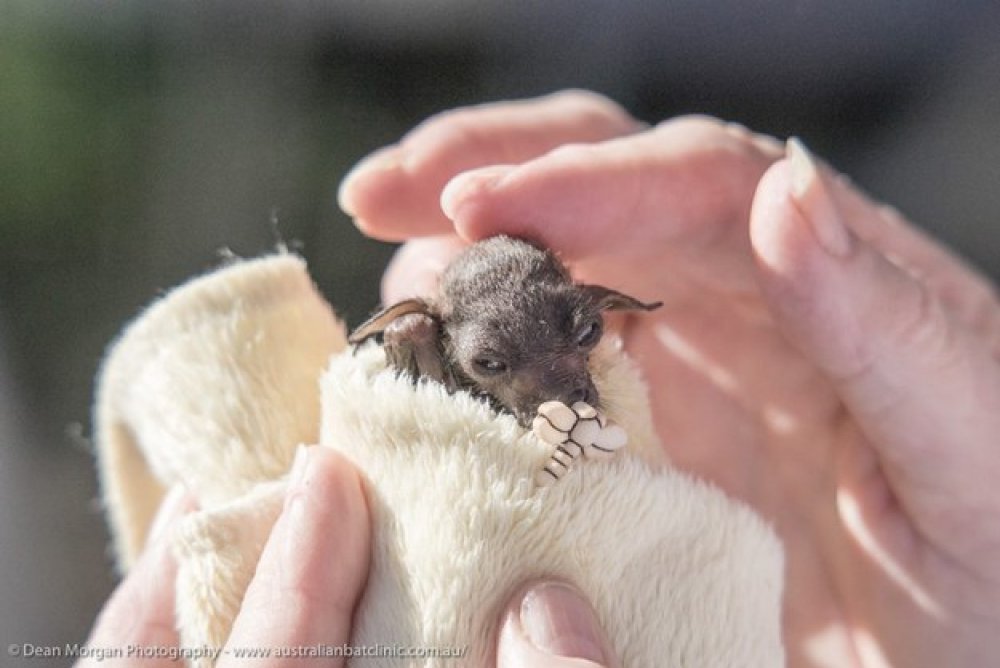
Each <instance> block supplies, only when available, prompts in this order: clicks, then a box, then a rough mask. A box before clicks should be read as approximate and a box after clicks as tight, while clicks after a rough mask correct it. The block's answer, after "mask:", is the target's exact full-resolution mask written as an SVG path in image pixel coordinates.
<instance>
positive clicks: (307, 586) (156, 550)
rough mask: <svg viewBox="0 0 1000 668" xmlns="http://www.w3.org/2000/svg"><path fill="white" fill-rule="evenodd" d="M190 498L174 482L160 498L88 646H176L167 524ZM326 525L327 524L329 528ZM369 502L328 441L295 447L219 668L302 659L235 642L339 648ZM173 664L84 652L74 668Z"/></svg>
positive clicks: (365, 553) (362, 563) (364, 544)
mask: <svg viewBox="0 0 1000 668" xmlns="http://www.w3.org/2000/svg"><path fill="white" fill-rule="evenodd" d="M191 505H192V504H191V502H190V500H189V499H188V498H187V497H185V496H184V495H183V494H180V493H179V491H177V490H175V491H174V492H172V493H171V495H169V496H168V500H167V501H165V502H164V504H163V506H162V507H161V509H160V512H159V514H158V517H157V521H156V523H155V525H154V527H155V528H154V530H153V532H152V533H151V538H150V542H149V545H148V547H147V548H146V551H145V552H144V554H143V555H142V556H141V557H140V559H139V560H138V561H137V562H136V564H135V566H134V567H133V568H132V570H131V571H130V572H129V574H128V576H127V577H126V578H125V579H124V580H123V581H122V583H121V584H120V585H119V586H118V588H117V589H116V590H115V592H114V594H113V595H112V596H111V599H110V600H109V601H108V602H107V604H106V605H105V607H104V610H103V611H102V612H101V614H100V616H99V617H98V619H97V623H96V625H95V627H94V630H93V632H92V633H91V636H90V639H89V640H88V641H87V646H88V647H90V648H106V649H112V650H114V649H116V648H123V647H128V646H142V647H146V648H150V649H154V648H156V649H160V648H162V649H163V650H169V649H171V648H177V647H178V645H179V639H178V637H177V631H176V627H175V620H174V581H175V577H176V564H175V562H174V559H173V557H172V556H171V554H170V549H169V541H168V540H166V536H167V535H168V534H169V532H170V529H171V527H172V525H173V524H174V523H175V522H176V520H177V519H179V517H180V516H181V515H182V514H183V513H184V512H185V511H186V510H188V509H190V508H191ZM331 527H336V528H337V530H336V531H332V530H331ZM369 541H370V527H369V518H368V508H367V503H366V501H365V497H364V494H363V492H362V489H361V482H360V479H359V478H358V475H357V473H356V472H355V471H354V469H353V468H352V467H351V465H350V464H348V463H347V461H346V460H345V459H344V458H343V457H341V456H340V455H338V454H337V453H336V452H334V451H333V450H331V449H329V448H324V447H311V448H306V449H304V450H302V451H300V455H299V457H297V458H296V463H295V466H294V467H293V469H292V474H291V478H290V485H289V490H288V494H287V496H286V497H285V506H284V509H283V510H282V513H281V515H280V516H279V518H278V521H277V522H276V523H275V525H274V528H273V529H272V531H271V536H270V538H269V539H268V542H267V546H266V547H265V548H264V552H263V554H262V555H261V559H260V563H259V564H258V566H257V571H256V574H255V575H254V578H253V580H252V581H251V583H250V586H249V588H248V589H247V593H246V596H245V598H244V599H243V604H242V607H241V608H240V612H239V614H238V615H237V617H236V622H235V624H234V626H233V630H232V633H231V635H230V637H229V641H228V643H227V645H226V651H225V652H223V654H222V655H221V656H220V657H219V661H218V663H217V664H216V666H217V667H218V668H226V666H248V665H249V666H253V665H258V666H267V667H268V668H278V667H280V666H286V665H288V666H291V665H301V663H302V660H301V659H295V658H287V659H282V660H278V659H274V658H269V659H263V658H261V659H248V658H241V657H237V656H236V655H235V654H234V653H233V652H232V651H231V650H233V649H234V648H246V649H250V648H256V649H260V648H275V647H282V648H285V647H309V646H314V645H317V644H323V645H329V646H339V645H341V644H343V643H347V642H349V640H350V631H351V618H352V615H353V613H354V606H355V604H356V603H357V601H358V599H359V598H360V596H361V592H362V589H363V587H364V584H365V579H366V577H367V574H368V565H369V559H370V547H369ZM109 665H110V666H143V667H146V666H158V665H162V666H176V665H178V664H177V662H176V661H174V660H172V659H170V658H169V657H164V658H161V659H150V658H145V657H140V656H135V657H123V658H120V659H107V658H106V659H104V660H103V661H98V659H97V658H96V657H92V658H89V659H83V660H81V661H80V662H78V663H77V666H78V668H91V667H95V668H96V667H97V666H101V667H104V666H109ZM309 665H310V666H320V665H322V666H343V665H344V659H343V658H330V659H317V660H315V661H312V660H310V662H309Z"/></svg>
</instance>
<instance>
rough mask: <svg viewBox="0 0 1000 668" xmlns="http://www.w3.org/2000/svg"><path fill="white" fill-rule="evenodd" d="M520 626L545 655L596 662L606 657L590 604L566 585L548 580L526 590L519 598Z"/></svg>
mask: <svg viewBox="0 0 1000 668" xmlns="http://www.w3.org/2000/svg"><path fill="white" fill-rule="evenodd" d="M521 625H522V627H523V628H524V632H525V634H526V635H527V636H528V639H529V640H530V641H531V643H532V644H533V645H535V647H537V648H538V649H540V650H541V651H543V652H546V653H547V654H551V655H553V656H561V657H566V658H573V659H587V660H589V661H594V662H597V663H603V662H604V661H605V660H606V659H607V657H608V656H609V652H608V651H607V650H606V649H605V646H606V645H605V642H604V639H603V638H604V633H603V632H602V630H601V627H600V624H599V623H598V621H597V617H596V615H595V614H594V611H593V610H592V609H591V607H590V604H589V603H588V602H587V601H585V600H584V599H583V597H582V596H581V595H580V594H579V593H578V592H577V591H576V590H575V589H573V588H571V587H569V586H568V585H565V584H562V583H558V582H547V583H544V584H541V585H538V586H537V587H535V588H533V589H531V590H529V591H528V593H527V594H525V596H524V599H523V600H522V601H521Z"/></svg>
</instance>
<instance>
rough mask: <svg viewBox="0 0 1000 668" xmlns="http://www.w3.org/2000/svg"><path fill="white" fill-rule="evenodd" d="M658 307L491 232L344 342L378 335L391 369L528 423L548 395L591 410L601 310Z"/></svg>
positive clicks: (594, 402) (595, 400) (552, 256)
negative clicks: (431, 293) (421, 291)
mask: <svg viewBox="0 0 1000 668" xmlns="http://www.w3.org/2000/svg"><path fill="white" fill-rule="evenodd" d="M660 305H661V304H660V303H659V302H657V303H650V304H645V303H643V302H640V301H639V300H637V299H635V298H633V297H629V296H628V295H625V294H622V293H620V292H617V291H615V290H612V289H610V288H606V287H602V286H599V285H583V284H579V283H574V282H573V280H572V278H570V275H569V272H568V271H567V269H566V267H565V266H563V264H562V263H561V262H560V261H559V259H558V258H556V256H555V254H553V253H552V252H551V251H549V250H545V249H542V248H539V247H538V246H535V245H533V244H531V243H529V242H527V241H523V240H521V239H515V238H511V237H507V236H497V237H492V238H490V239H486V240H484V241H480V242H478V243H476V244H473V245H472V246H470V247H469V248H468V249H467V250H465V251H464V252H463V253H462V254H461V255H460V256H459V257H457V258H456V259H455V260H454V261H453V262H452V263H451V264H450V265H449V266H448V267H447V268H446V269H445V271H444V274H443V275H442V277H441V282H440V284H439V287H438V295H437V296H436V297H435V298H433V299H407V300H405V301H401V302H399V303H397V304H393V305H392V306H389V307H388V308H386V309H384V310H382V311H379V312H378V313H376V314H375V315H374V316H372V317H371V318H370V319H369V320H368V321H366V322H365V323H363V324H362V325H361V326H360V327H358V328H357V329H356V330H354V332H353V333H352V334H351V336H350V337H349V338H348V340H349V341H350V342H351V343H354V344H359V343H362V342H364V341H366V340H367V339H369V338H371V337H373V336H378V335H382V343H383V346H384V349H385V353H386V357H387V359H388V362H389V364H390V365H392V366H393V367H395V368H396V369H398V370H399V372H401V373H403V374H406V375H408V376H409V377H410V378H411V379H413V380H414V381H417V380H418V379H420V378H430V379H433V380H435V381H437V382H439V383H442V384H443V385H444V386H445V387H446V388H447V390H448V391H449V392H454V391H456V390H465V391H468V392H470V393H472V394H474V395H477V396H481V397H484V398H486V399H488V400H489V401H490V403H491V404H492V405H493V407H494V408H495V409H497V410H499V411H506V412H508V413H511V414H513V415H514V417H515V418H517V421H518V422H519V423H520V424H521V425H522V426H523V427H528V426H529V425H530V424H531V421H532V419H533V418H534V417H535V414H536V412H537V409H538V406H539V405H540V404H542V403H544V402H546V401H552V400H557V401H562V402H563V403H565V404H567V405H572V404H574V403H576V402H578V401H582V402H585V403H587V404H590V405H592V406H595V407H597V406H598V402H599V397H598V396H597V390H596V389H595V387H594V382H593V380H592V379H591V375H590V369H589V366H588V361H589V356H590V353H591V351H592V350H593V349H594V347H595V346H596V345H597V343H598V342H599V341H600V340H601V336H602V335H603V333H604V322H603V317H602V315H601V314H602V312H603V311H606V310H616V311H617V310H642V311H651V310H653V309H655V308H658V307H659V306H660Z"/></svg>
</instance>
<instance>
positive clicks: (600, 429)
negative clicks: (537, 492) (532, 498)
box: [531, 401, 628, 487]
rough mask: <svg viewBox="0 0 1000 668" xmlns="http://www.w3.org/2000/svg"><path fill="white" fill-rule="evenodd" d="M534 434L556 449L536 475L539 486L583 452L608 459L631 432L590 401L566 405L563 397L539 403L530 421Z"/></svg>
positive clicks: (559, 475) (555, 477)
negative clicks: (560, 399) (591, 404)
mask: <svg viewBox="0 0 1000 668" xmlns="http://www.w3.org/2000/svg"><path fill="white" fill-rule="evenodd" d="M531 430H532V431H533V432H534V434H535V435H536V436H537V437H538V438H539V439H541V440H542V441H544V442H545V443H548V444H549V445H552V446H555V451H554V452H553V453H552V456H551V457H550V458H549V460H548V462H547V463H546V464H545V466H544V467H543V468H542V470H541V471H539V472H538V474H537V475H536V476H535V482H536V484H537V485H538V486H539V487H548V486H549V485H552V484H553V483H555V482H556V481H558V480H559V479H560V478H562V476H563V475H565V473H566V472H567V471H569V469H570V467H571V465H572V464H573V462H574V461H575V460H576V458H577V457H578V456H579V455H580V454H581V453H582V454H583V455H584V456H586V457H587V458H588V459H608V458H610V457H612V456H614V454H615V453H616V452H617V451H618V450H621V449H622V448H623V447H625V444H626V443H627V442H628V435H627V434H626V433H625V430H624V429H622V428H621V427H620V426H619V425H617V424H614V423H612V422H610V421H609V420H608V419H607V417H606V416H605V415H604V414H603V413H601V412H599V411H598V410H597V409H595V408H594V407H593V406H590V405H589V404H585V403H583V402H577V403H575V404H573V405H572V406H567V405H566V404H564V403H562V402H561V401H546V402H545V403H544V404H542V405H541V406H539V407H538V415H537V416H536V417H535V419H534V421H533V422H532V423H531Z"/></svg>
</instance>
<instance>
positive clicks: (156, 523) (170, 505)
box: [146, 485, 194, 543]
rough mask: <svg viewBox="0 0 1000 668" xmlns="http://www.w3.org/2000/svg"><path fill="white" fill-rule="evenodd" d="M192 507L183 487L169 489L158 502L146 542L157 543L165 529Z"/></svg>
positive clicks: (192, 504) (164, 533)
mask: <svg viewBox="0 0 1000 668" xmlns="http://www.w3.org/2000/svg"><path fill="white" fill-rule="evenodd" d="M193 507H194V502H193V500H192V498H191V496H190V495H189V494H188V491H187V490H186V489H185V488H184V486H183V485H174V486H173V487H171V488H170V491H169V492H167V495H166V496H164V497H163V501H161V502H160V508H159V510H157V511H156V517H155V518H154V519H153V524H152V526H151V527H150V528H149V540H147V541H146V542H147V543H155V542H157V541H159V540H160V539H161V538H163V536H165V535H166V533H167V529H168V528H169V527H170V526H171V525H172V524H173V523H174V521H176V520H177V518H178V517H180V516H182V515H184V513H186V512H187V511H188V510H190V509H191V508H193Z"/></svg>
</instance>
